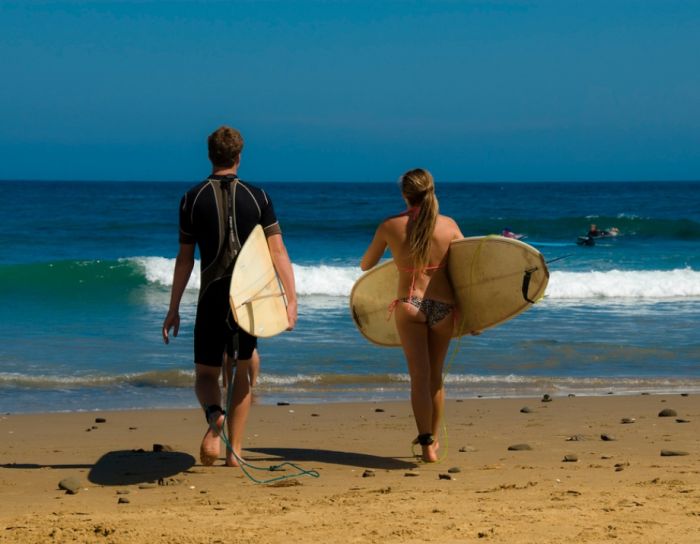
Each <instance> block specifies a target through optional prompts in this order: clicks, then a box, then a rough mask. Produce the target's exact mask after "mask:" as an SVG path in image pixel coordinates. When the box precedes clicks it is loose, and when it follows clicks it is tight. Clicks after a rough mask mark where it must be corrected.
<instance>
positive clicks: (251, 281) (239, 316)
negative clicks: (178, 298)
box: [229, 225, 289, 338]
mask: <svg viewBox="0 0 700 544" xmlns="http://www.w3.org/2000/svg"><path fill="white" fill-rule="evenodd" d="M229 302H230V304H231V310H232V312H233V317H234V319H235V320H236V323H238V325H239V326H240V327H241V328H242V329H243V330H244V331H246V332H247V333H248V334H252V335H253V336H258V337H263V338H264V337H269V336H275V335H276V334H279V333H281V332H282V331H284V330H285V329H286V328H287V327H288V326H289V321H288V319H287V299H286V297H285V294H284V289H283V288H282V284H281V283H280V281H279V278H278V276H277V272H276V271H275V267H274V265H273V264H272V257H271V256H270V250H269V248H268V245H267V238H266V237H265V232H264V231H263V228H262V227H261V226H260V225H257V226H256V227H255V228H254V229H253V232H251V233H250V236H248V239H247V240H246V241H245V243H244V244H243V247H242V248H241V252H240V253H239V254H238V258H237V259H236V264H235V265H234V267H233V274H232V275H231V287H230V289H229Z"/></svg>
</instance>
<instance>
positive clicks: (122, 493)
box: [117, 489, 131, 495]
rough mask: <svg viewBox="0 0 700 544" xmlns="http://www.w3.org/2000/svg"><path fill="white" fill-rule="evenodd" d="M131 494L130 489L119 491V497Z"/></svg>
mask: <svg viewBox="0 0 700 544" xmlns="http://www.w3.org/2000/svg"><path fill="white" fill-rule="evenodd" d="M129 493H131V492H130V491H129V490H128V489H120V490H119V491H117V495H128V494H129Z"/></svg>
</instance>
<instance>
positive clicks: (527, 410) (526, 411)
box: [520, 406, 532, 414]
mask: <svg viewBox="0 0 700 544" xmlns="http://www.w3.org/2000/svg"><path fill="white" fill-rule="evenodd" d="M520 413H521V414H531V413H532V408H529V407H527V406H523V407H522V408H521V409H520Z"/></svg>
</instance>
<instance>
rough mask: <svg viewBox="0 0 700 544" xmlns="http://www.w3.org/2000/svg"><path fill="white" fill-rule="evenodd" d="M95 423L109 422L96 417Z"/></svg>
mask: <svg viewBox="0 0 700 544" xmlns="http://www.w3.org/2000/svg"><path fill="white" fill-rule="evenodd" d="M95 423H107V420H106V419H105V418H103V417H96V418H95Z"/></svg>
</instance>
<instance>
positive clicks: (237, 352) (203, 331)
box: [194, 281, 258, 367]
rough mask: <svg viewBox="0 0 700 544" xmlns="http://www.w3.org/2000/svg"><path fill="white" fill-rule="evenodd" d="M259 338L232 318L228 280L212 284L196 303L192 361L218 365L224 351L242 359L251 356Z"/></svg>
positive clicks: (231, 356)
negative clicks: (246, 330)
mask: <svg viewBox="0 0 700 544" xmlns="http://www.w3.org/2000/svg"><path fill="white" fill-rule="evenodd" d="M257 345H258V339H257V337H255V336H251V335H250V334H248V333H247V332H245V331H244V330H243V329H241V328H240V327H239V326H238V325H237V324H236V322H235V321H234V320H233V316H232V315H231V308H230V306H229V301H228V282H226V281H218V282H215V283H214V284H212V285H211V286H210V287H209V289H207V292H206V293H205V294H204V296H202V298H200V299H199V302H198V304H197V318H196V320H195V323H194V361H195V363H197V364H200V365H206V366H219V367H220V366H221V363H222V361H223V355H224V353H227V354H228V356H229V357H230V358H233V359H237V360H242V361H245V360H247V359H250V358H251V357H252V356H253V350H255V348H256V347H257Z"/></svg>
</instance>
